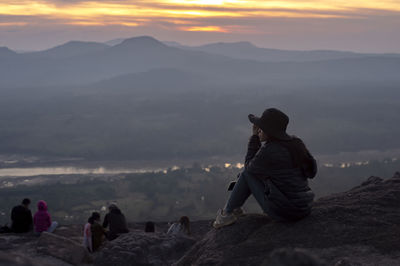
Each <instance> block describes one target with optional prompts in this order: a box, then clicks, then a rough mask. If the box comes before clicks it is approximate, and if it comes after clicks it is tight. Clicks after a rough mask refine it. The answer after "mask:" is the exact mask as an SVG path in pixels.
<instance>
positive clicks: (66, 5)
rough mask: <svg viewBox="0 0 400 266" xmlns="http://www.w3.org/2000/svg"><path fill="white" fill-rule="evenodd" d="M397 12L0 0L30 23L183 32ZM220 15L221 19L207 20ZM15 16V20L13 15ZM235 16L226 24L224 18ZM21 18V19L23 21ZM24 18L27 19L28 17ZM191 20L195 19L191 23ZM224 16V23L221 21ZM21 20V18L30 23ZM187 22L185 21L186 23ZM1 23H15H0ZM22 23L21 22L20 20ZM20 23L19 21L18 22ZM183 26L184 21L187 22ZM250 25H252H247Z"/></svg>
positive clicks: (324, 4)
mask: <svg viewBox="0 0 400 266" xmlns="http://www.w3.org/2000/svg"><path fill="white" fill-rule="evenodd" d="M380 11H386V12H396V14H398V13H400V1H394V0H381V1H377V0H371V1H370V0H369V1H365V0H347V1H345V0H335V1H332V0H306V1H302V0H275V1H265V0H150V1H147V0H125V1H123V0H120V1H118V0H109V1H107V0H106V1H95V0H90V1H85V0H83V1H64V0H53V1H52V0H12V1H11V0H0V16H2V15H3V16H7V17H13V16H15V17H21V16H23V17H29V18H31V19H30V20H29V22H31V21H35V19H36V20H37V21H39V22H37V21H36V22H35V23H36V24H40V20H41V19H45V20H46V22H43V23H55V24H66V25H80V26H86V27H87V26H107V25H121V26H128V27H137V26H146V25H149V24H152V23H153V24H154V23H157V22H160V23H169V22H171V21H176V23H175V24H178V25H180V27H179V28H178V29H180V30H182V31H214V32H235V31H236V29H235V27H234V26H235V25H238V24H240V21H246V20H252V21H255V20H257V21H262V20H265V19H268V18H315V19H332V18H337V19H341V18H356V19H357V18H364V17H367V16H370V15H371V13H374V12H380ZM210 19H214V20H219V21H220V23H221V24H216V23H215V22H213V23H212V25H211V26H210V24H211V23H209V22H208V20H210ZM14 20H15V19H14ZM228 20H229V21H230V22H231V23H232V21H234V20H235V23H234V24H231V25H227V21H228ZM24 21H25V20H24ZM26 21H28V20H26ZM192 21H196V22H195V23H193V22H192ZM224 21H225V22H224ZM29 22H24V23H29ZM185 22H186V24H185ZM1 23H2V24H0V26H4V27H5V26H15V25H18V24H16V23H14V22H9V21H6V22H1ZM21 23H22V22H21ZM20 25H21V24H20ZM185 25H186V26H185ZM249 30H250V29H249Z"/></svg>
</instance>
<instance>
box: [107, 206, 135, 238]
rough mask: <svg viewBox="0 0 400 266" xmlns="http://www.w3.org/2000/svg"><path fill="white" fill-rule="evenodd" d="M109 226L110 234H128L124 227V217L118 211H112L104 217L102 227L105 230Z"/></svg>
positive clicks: (126, 228)
mask: <svg viewBox="0 0 400 266" xmlns="http://www.w3.org/2000/svg"><path fill="white" fill-rule="evenodd" d="M108 226H110V233H111V234H117V235H118V234H122V233H128V232H129V230H128V227H127V225H126V220H125V216H124V215H123V214H122V212H121V211H120V210H119V209H112V210H111V211H110V212H109V213H107V214H106V216H105V217H104V222H103V227H104V228H107V227H108Z"/></svg>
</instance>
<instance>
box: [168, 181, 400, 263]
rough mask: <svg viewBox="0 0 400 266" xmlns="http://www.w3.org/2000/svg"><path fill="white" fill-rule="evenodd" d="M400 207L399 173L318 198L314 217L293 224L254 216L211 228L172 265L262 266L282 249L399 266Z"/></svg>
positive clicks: (328, 259)
mask: <svg viewBox="0 0 400 266" xmlns="http://www.w3.org/2000/svg"><path fill="white" fill-rule="evenodd" d="M399 202H400V175H399V174H398V173H396V175H395V176H394V177H393V178H391V179H388V180H383V179H381V178H376V177H371V178H370V179H368V180H367V181H366V182H364V183H363V184H362V185H361V186H359V187H356V188H354V189H352V190H350V191H348V192H344V193H339V194H335V195H331V196H329V197H324V198H321V199H319V200H318V201H317V202H316V203H315V207H314V209H313V212H312V214H311V215H310V216H309V217H307V218H306V219H304V220H302V221H299V222H297V223H277V222H273V221H271V220H270V219H269V218H268V217H267V216H264V215H255V214H252V215H246V216H244V217H242V218H240V219H239V220H238V222H237V223H236V224H234V225H232V226H229V227H226V228H222V229H220V230H213V229H212V230H210V231H209V232H208V233H207V234H206V235H205V236H204V238H203V239H202V240H200V241H199V242H197V243H196V244H195V245H194V246H193V247H192V248H191V250H190V251H188V252H187V253H186V254H185V256H183V257H182V258H181V259H180V260H179V261H178V262H177V263H176V265H260V264H262V263H263V262H265V261H268V259H271V258H270V256H271V253H272V252H276V249H281V248H286V249H288V250H292V249H294V248H297V249H298V248H301V249H302V250H304V251H305V252H308V253H309V254H313V256H317V257H319V258H320V260H321V262H320V264H321V265H323V264H326V265H335V264H336V265H360V264H361V265H400V205H399ZM274 250H275V251H274ZM268 265H309V264H274V263H271V264H268ZM317 265H318V264H317Z"/></svg>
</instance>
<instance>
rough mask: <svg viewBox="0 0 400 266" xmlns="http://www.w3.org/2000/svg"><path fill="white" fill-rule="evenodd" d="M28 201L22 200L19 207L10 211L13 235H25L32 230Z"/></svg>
mask: <svg viewBox="0 0 400 266" xmlns="http://www.w3.org/2000/svg"><path fill="white" fill-rule="evenodd" d="M30 203H31V201H30V199H24V200H23V201H22V203H21V205H18V206H15V207H14V208H13V209H12V211H11V221H12V225H11V229H12V231H13V232H14V233H26V232H29V231H31V230H32V229H33V219H32V213H31V210H30V209H29V204H30Z"/></svg>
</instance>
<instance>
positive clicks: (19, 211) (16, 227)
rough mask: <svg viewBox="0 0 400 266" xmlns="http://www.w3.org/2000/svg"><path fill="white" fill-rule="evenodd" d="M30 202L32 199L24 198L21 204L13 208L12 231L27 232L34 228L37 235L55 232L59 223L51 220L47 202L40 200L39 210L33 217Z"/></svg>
mask: <svg viewBox="0 0 400 266" xmlns="http://www.w3.org/2000/svg"><path fill="white" fill-rule="evenodd" d="M30 204H31V200H30V199H28V198H26V199H23V200H22V202H21V204H20V205H18V206H15V207H14V208H13V209H12V211H11V221H12V225H11V231H12V232H14V233H27V232H30V231H32V230H33V231H34V233H35V234H36V235H40V234H41V233H42V232H49V233H51V232H53V231H54V230H55V229H56V228H57V226H58V223H57V222H55V221H52V220H51V216H50V214H49V213H48V211H47V203H46V202H45V201H44V200H40V201H39V202H38V203H37V211H36V213H35V215H34V216H33V218H32V213H31V210H30V209H29V205H30Z"/></svg>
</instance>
